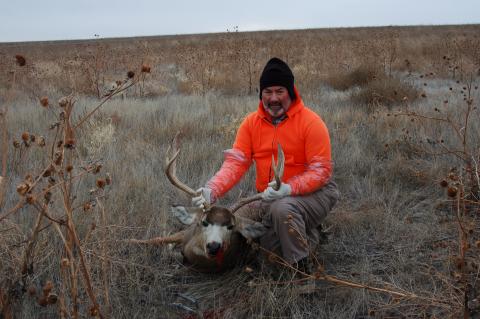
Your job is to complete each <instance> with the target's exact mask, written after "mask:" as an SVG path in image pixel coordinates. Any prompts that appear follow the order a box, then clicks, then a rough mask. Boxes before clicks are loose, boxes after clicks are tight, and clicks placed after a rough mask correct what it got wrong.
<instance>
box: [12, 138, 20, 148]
mask: <svg viewBox="0 0 480 319" xmlns="http://www.w3.org/2000/svg"><path fill="white" fill-rule="evenodd" d="M20 146H21V145H20V142H19V141H17V140H13V147H14V148H20Z"/></svg>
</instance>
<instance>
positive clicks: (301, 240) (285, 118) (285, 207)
mask: <svg viewBox="0 0 480 319" xmlns="http://www.w3.org/2000/svg"><path fill="white" fill-rule="evenodd" d="M277 143H280V145H281V146H282V148H283V150H284V153H285V171H284V175H283V178H282V185H281V187H280V189H278V190H274V188H273V187H272V186H273V185H274V182H271V181H272V179H273V176H274V175H273V172H272V163H271V161H272V154H275V155H276V152H277ZM252 161H255V166H256V174H257V176H256V188H257V191H258V192H263V196H262V198H263V200H262V202H254V203H252V204H250V205H248V206H245V207H243V208H242V209H240V210H239V211H238V212H237V215H241V216H245V217H249V218H251V219H253V220H257V221H260V220H261V221H262V222H263V223H264V224H265V226H267V228H268V232H267V233H266V234H265V235H264V236H263V237H262V238H260V244H261V245H262V246H263V247H264V248H265V249H267V250H270V251H273V252H276V253H279V254H281V256H282V258H283V259H284V260H286V261H287V262H288V263H290V264H292V265H293V266H295V267H300V268H302V269H306V265H307V256H308V255H309V246H311V245H313V244H316V243H318V239H319V227H320V223H321V222H322V221H323V219H324V218H325V217H326V215H327V213H328V212H329V211H330V210H331V209H332V207H333V206H334V205H335V203H336V201H337V199H338V196H339V193H338V191H337V188H336V184H335V183H334V182H332V181H330V178H331V176H332V161H331V149H330V137H329V134H328V129H327V127H326V126H325V124H324V122H323V121H322V119H321V118H320V117H319V116H318V115H317V114H316V113H314V112H313V111H312V110H310V109H309V108H307V107H306V106H305V105H304V104H303V101H302V99H301V97H300V95H299V93H298V91H297V89H296V87H295V85H294V76H293V74H292V71H291V70H290V68H289V66H288V65H287V64H286V63H285V62H283V61H282V60H280V59H278V58H272V59H271V60H270V61H268V63H267V64H266V66H265V68H264V70H263V72H262V75H261V77H260V103H259V106H258V110H257V111H256V112H253V113H251V114H249V115H248V116H247V117H246V118H245V120H244V121H243V122H242V124H241V125H240V128H239V129H238V132H237V136H236V139H235V142H234V144H233V148H232V149H230V150H227V151H225V161H224V163H223V165H222V167H221V168H220V170H219V171H218V172H217V173H216V174H215V176H213V178H211V179H210V180H209V181H208V182H207V184H206V185H205V187H202V188H200V189H199V190H198V192H199V193H200V196H198V197H195V198H193V199H192V203H193V205H194V206H198V207H203V205H204V204H205V203H209V204H211V203H214V202H215V201H216V200H217V199H218V198H220V197H222V196H223V195H224V194H225V193H226V192H228V191H229V190H230V189H231V188H232V187H233V186H234V185H235V184H236V183H237V182H238V181H239V180H240V179H241V177H242V176H243V175H244V173H245V172H246V171H247V170H248V168H249V167H250V165H251V163H252Z"/></svg>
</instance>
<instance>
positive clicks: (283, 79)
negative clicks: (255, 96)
mask: <svg viewBox="0 0 480 319" xmlns="http://www.w3.org/2000/svg"><path fill="white" fill-rule="evenodd" d="M293 81H294V77H293V73H292V70H290V68H289V67H288V65H287V64H286V63H285V62H283V61H282V60H280V59H279V58H271V59H270V61H268V62H267V64H266V65H265V68H264V69H263V72H262V75H261V76H260V99H262V91H263V89H264V88H268V87H270V86H277V85H278V86H283V87H285V88H287V91H288V95H290V99H292V100H294V99H295V92H294V90H293Z"/></svg>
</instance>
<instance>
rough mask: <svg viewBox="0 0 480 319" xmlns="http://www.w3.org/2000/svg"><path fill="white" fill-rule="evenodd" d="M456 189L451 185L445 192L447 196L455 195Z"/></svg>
mask: <svg viewBox="0 0 480 319" xmlns="http://www.w3.org/2000/svg"><path fill="white" fill-rule="evenodd" d="M457 192H458V189H457V188H456V187H455V186H451V187H449V188H448V190H447V194H448V196H449V197H455V196H457Z"/></svg>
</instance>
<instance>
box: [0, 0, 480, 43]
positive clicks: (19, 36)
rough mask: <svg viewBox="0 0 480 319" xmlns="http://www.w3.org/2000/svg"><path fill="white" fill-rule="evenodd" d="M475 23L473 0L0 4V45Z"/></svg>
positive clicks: (479, 7)
mask: <svg viewBox="0 0 480 319" xmlns="http://www.w3.org/2000/svg"><path fill="white" fill-rule="evenodd" d="M469 23H480V0H395V1H393V0H335V1H332V0H329V1H322V0H305V1H303V0H289V1H285V0H278V1H271V0H265V1H262V0H237V1H227V0H204V1H201V0H196V1H195V0H192V1H186V0H169V1H162V0H129V1H125V0H75V1H73V0H23V1H14V0H0V42H11V41H30V40H63V39H92V38H94V37H95V34H97V35H98V36H99V37H102V38H103V37H127V36H141V35H165V34H185V33H206V32H225V31H227V29H229V30H233V29H234V27H235V26H238V29H239V31H252V30H273V29H303V28H324V27H350V26H378V25H431V24H435V25H437V24H469Z"/></svg>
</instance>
